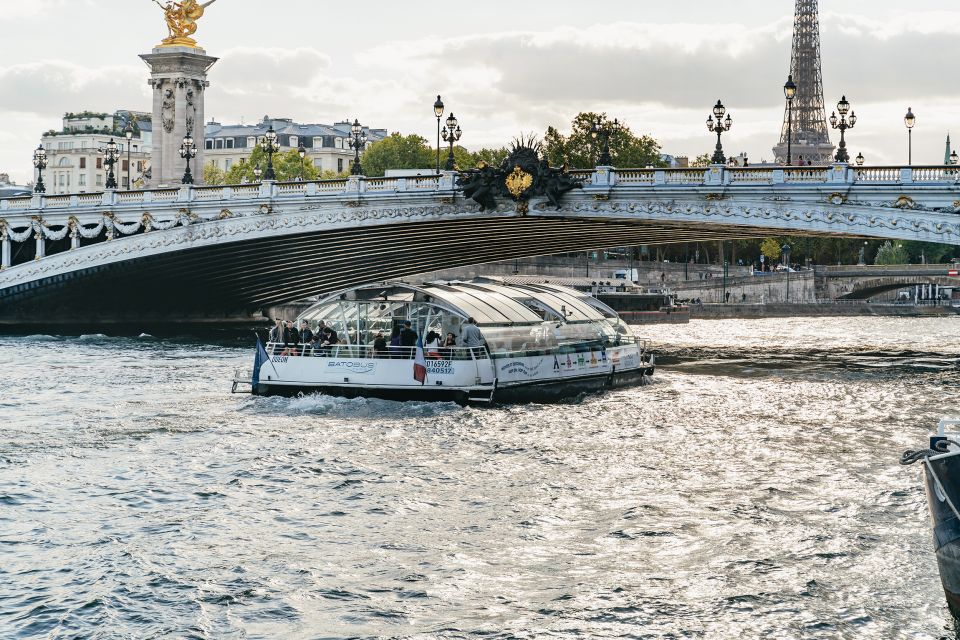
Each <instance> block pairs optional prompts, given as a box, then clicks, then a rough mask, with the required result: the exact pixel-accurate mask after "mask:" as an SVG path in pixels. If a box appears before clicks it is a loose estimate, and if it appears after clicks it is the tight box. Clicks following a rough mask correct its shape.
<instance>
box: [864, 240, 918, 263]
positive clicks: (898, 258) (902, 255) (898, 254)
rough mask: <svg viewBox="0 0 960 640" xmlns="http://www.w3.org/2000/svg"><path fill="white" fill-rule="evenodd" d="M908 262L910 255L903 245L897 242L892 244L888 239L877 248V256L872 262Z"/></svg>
mask: <svg viewBox="0 0 960 640" xmlns="http://www.w3.org/2000/svg"><path fill="white" fill-rule="evenodd" d="M909 262H910V256H909V255H908V254H907V251H906V249H904V248H903V245H902V244H901V243H897V245H896V246H894V245H893V244H892V243H891V242H890V241H889V240H887V241H886V242H884V243H883V246H881V247H880V248H879V249H877V257H876V258H875V259H874V261H873V263H874V264H909Z"/></svg>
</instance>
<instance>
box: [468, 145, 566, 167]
mask: <svg viewBox="0 0 960 640" xmlns="http://www.w3.org/2000/svg"><path fill="white" fill-rule="evenodd" d="M508 155H510V152H509V151H508V150H507V148H506V147H500V148H499V149H487V148H486V147H484V148H483V149H480V150H478V151H474V152H473V163H472V164H471V165H470V166H471V167H475V166H477V165H478V164H480V163H481V162H486V163H487V164H488V165H490V166H491V167H499V166H500V163H501V162H503V161H504V160H506V159H507V156H508ZM557 166H558V167H559V166H560V165H559V164H558V165H557Z"/></svg>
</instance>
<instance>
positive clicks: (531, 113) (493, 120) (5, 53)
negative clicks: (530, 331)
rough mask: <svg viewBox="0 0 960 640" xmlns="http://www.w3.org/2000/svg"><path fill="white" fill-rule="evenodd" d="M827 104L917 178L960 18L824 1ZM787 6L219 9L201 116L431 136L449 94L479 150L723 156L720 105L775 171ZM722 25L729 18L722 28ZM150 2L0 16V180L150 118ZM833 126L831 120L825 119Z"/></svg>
mask: <svg viewBox="0 0 960 640" xmlns="http://www.w3.org/2000/svg"><path fill="white" fill-rule="evenodd" d="M820 6H821V15H820V21H821V39H822V48H823V75H824V93H825V97H826V100H827V101H828V103H829V104H832V103H835V102H836V101H837V100H838V99H839V98H840V95H841V94H846V95H847V97H848V99H849V100H850V101H851V102H852V103H853V105H854V109H855V110H856V112H857V115H858V117H859V122H858V124H857V128H856V129H855V130H854V131H852V132H850V148H851V150H852V152H853V154H856V153H857V152H861V151H862V152H863V154H864V155H865V156H866V157H867V158H868V162H869V163H871V164H884V163H901V162H905V161H906V132H905V129H904V126H903V120H902V118H903V114H904V113H905V112H906V109H907V107H908V106H911V107H913V110H914V112H915V113H916V115H917V127H916V129H915V131H914V158H915V161H916V162H917V163H936V162H941V161H942V159H943V148H944V138H945V135H946V133H947V130H948V129H953V130H954V131H955V132H956V138H957V142H958V143H960V83H958V82H957V77H958V71H960V62H958V60H960V55H958V54H960V40H958V38H957V34H958V33H960V6H958V3H957V1H956V0H918V1H917V2H913V3H904V2H901V1H900V0H844V1H843V2H840V1H839V0H822V1H821V2H820ZM793 7H794V1H793V0H736V1H735V2H720V3H718V2H715V1H712V2H707V1H704V0H684V1H682V2H663V1H662V0H657V1H656V2H654V1H651V0H609V1H607V2H602V3H599V2H598V3H596V4H593V3H588V2H582V1H573V0H551V1H550V2H546V1H527V2H515V1H514V2H507V1H504V0H487V1H486V2H480V3H438V2H430V3H428V2H417V1H413V2H396V1H395V0H392V1H387V0H366V1H365V2H362V3H361V2H357V3H353V4H349V3H348V4H347V5H343V4H342V3H341V4H330V3H322V2H317V1H316V0H274V1H273V2H264V1H263V0H217V2H216V4H214V5H213V6H212V7H210V8H209V9H208V10H207V14H206V16H204V18H203V20H202V21H201V23H200V29H199V32H198V34H197V38H198V40H199V41H200V44H201V45H202V46H203V47H204V48H205V49H206V50H207V53H208V54H210V55H214V56H218V57H219V58H220V61H219V62H218V63H217V64H216V66H214V67H213V69H212V70H211V73H210V82H211V87H210V90H209V92H208V93H207V107H206V111H207V115H208V117H214V118H216V119H217V120H218V121H220V122H223V123H234V122H240V121H245V122H251V121H253V120H256V119H259V118H262V117H263V116H264V115H265V114H270V115H271V116H277V117H292V118H295V119H297V120H300V121H308V122H332V121H334V120H339V119H343V118H351V119H352V118H359V119H360V120H361V122H363V123H364V124H368V125H370V126H373V127H382V128H387V129H389V130H391V131H401V132H404V133H419V134H421V135H424V136H425V137H427V138H428V139H433V138H434V136H435V135H436V133H435V131H436V129H435V127H436V120H435V119H433V117H432V105H433V101H434V99H435V98H436V95H437V94H438V93H440V94H442V95H443V98H444V101H445V102H446V103H447V105H448V107H449V108H450V109H452V110H453V111H454V112H455V113H456V115H457V117H458V118H459V120H460V123H461V125H462V127H463V130H464V137H463V140H462V143H463V144H464V145H465V146H467V147H468V148H477V147H481V146H501V145H504V144H506V143H508V142H509V141H510V140H511V139H512V138H513V137H515V136H516V135H518V134H520V133H521V132H524V133H526V132H536V133H540V134H542V132H543V131H544V130H545V128H546V127H547V125H554V126H557V127H560V128H561V129H566V128H567V127H568V126H569V122H570V120H571V118H572V117H573V116H574V115H575V114H576V113H577V112H579V111H584V110H595V111H606V112H608V113H609V114H611V115H612V116H616V117H619V118H621V119H623V120H625V121H626V122H627V123H628V124H629V125H630V126H631V128H632V129H633V130H634V131H635V132H641V133H649V134H651V135H653V136H654V137H656V138H657V139H658V140H660V141H661V143H662V144H663V148H664V151H666V152H668V153H673V154H676V155H690V156H695V155H698V154H700V153H703V152H706V151H709V150H711V149H712V145H713V140H712V138H711V136H710V135H709V134H708V133H707V131H706V129H705V127H704V124H703V122H704V120H705V119H706V116H707V114H708V113H709V110H710V107H711V106H712V105H713V103H714V102H715V101H716V100H717V98H721V99H723V101H724V103H725V104H726V105H727V107H728V110H729V112H730V113H731V114H732V116H733V119H734V129H733V131H731V133H730V134H729V135H728V136H726V137H725V141H726V142H725V145H726V148H727V150H728V151H733V152H739V151H746V152H747V153H749V155H750V158H751V159H752V160H754V161H756V160H760V159H762V158H769V157H770V156H771V155H772V154H771V151H770V148H771V147H772V146H773V145H774V144H775V143H776V142H777V139H778V137H779V131H780V125H781V122H782V117H783V93H782V86H783V82H784V80H785V79H786V74H787V70H788V66H789V60H790V37H791V26H792V14H793ZM718 9H720V10H718ZM165 32H166V29H165V26H164V23H163V18H162V12H161V11H160V9H159V8H158V7H157V6H156V5H155V4H154V3H153V2H152V1H151V0H0V33H2V34H3V38H2V39H0V59H2V60H3V65H2V67H0V123H2V124H0V172H2V171H7V172H9V173H10V174H11V177H12V178H13V179H14V180H16V181H18V182H21V183H23V182H26V181H28V180H29V179H30V175H31V167H30V164H29V160H30V156H31V151H32V149H33V148H34V147H36V145H37V144H38V142H39V138H40V135H41V133H42V132H43V131H45V130H47V129H50V128H58V127H59V126H60V117H61V115H62V114H63V112H64V111H80V110H83V109H91V110H97V111H113V110H114V109H117V108H128V109H137V110H144V111H149V110H150V109H151V103H150V99H149V98H150V96H149V88H148V87H147V84H146V78H147V68H146V66H145V65H144V64H143V62H142V61H141V60H140V59H139V58H138V57H137V55H138V54H140V53H147V52H149V50H150V48H151V47H153V46H154V45H156V44H157V43H158V42H159V41H160V40H161V39H162V38H163V37H164V36H165V35H166V33H165ZM828 111H829V109H828Z"/></svg>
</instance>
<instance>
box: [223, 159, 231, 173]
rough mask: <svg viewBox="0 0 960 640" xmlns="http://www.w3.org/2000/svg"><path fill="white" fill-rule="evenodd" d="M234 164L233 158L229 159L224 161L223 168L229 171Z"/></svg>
mask: <svg viewBox="0 0 960 640" xmlns="http://www.w3.org/2000/svg"><path fill="white" fill-rule="evenodd" d="M232 164H233V158H227V159H226V160H224V161H223V168H224V169H226V170H228V171H229V170H230V165H232Z"/></svg>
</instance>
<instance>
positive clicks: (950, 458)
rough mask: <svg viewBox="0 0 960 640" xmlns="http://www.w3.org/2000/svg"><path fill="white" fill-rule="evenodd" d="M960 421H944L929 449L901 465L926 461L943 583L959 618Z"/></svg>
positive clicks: (909, 453) (913, 453)
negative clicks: (959, 427) (949, 429)
mask: <svg viewBox="0 0 960 640" xmlns="http://www.w3.org/2000/svg"><path fill="white" fill-rule="evenodd" d="M958 425H960V420H941V421H940V425H939V427H938V429H937V435H935V436H931V437H930V448H929V449H920V450H918V451H907V452H905V453H904V454H903V456H902V457H901V458H900V464H904V465H908V464H913V463H914V462H918V461H922V462H923V477H924V487H925V489H926V494H927V505H928V506H929V508H930V520H931V525H932V526H933V544H934V551H935V552H936V556H937V565H938V566H939V569H940V582H941V584H943V591H944V594H945V595H946V597H947V605H948V606H949V608H950V612H951V613H952V614H953V615H954V617H957V618H958V619H960V511H958V508H960V432H957V431H953V432H948V431H947V428H956V427H957V426H958Z"/></svg>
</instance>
